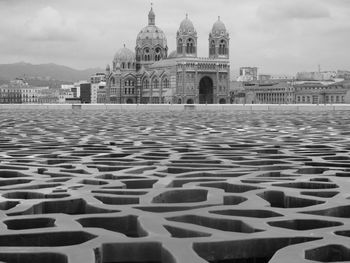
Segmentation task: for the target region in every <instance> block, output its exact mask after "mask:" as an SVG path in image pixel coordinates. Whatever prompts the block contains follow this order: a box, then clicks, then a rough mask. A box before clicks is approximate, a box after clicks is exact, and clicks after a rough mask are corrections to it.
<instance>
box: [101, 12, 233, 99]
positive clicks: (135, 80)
mask: <svg viewBox="0 0 350 263" xmlns="http://www.w3.org/2000/svg"><path fill="white" fill-rule="evenodd" d="M197 40H198V38H197V32H196V30H195V28H194V26H193V23H192V22H191V20H190V19H189V18H188V16H187V15H186V18H185V19H184V20H183V21H182V22H181V24H180V27H179V30H178V31H177V34H176V50H175V51H173V52H171V53H170V54H169V55H168V46H167V39H166V36H165V34H164V32H163V31H162V30H161V29H160V28H159V27H157V26H156V24H155V13H154V11H153V9H152V8H151V10H150V12H149V14H148V25H147V26H146V27H144V28H143V29H142V30H141V31H140V33H139V34H138V36H137V39H136V47H135V53H134V52H133V51H131V50H130V49H128V48H126V47H125V46H124V47H123V48H122V49H120V50H118V51H117V53H116V55H115V56H114V59H113V63H112V67H111V66H109V65H107V67H106V82H107V83H106V101H107V102H108V103H154V104H158V103H208V104H211V103H229V84H230V82H229V81H230V64H229V34H228V32H227V30H226V27H225V25H224V23H223V22H222V21H221V20H220V17H219V19H218V21H216V22H215V23H214V25H213V27H212V31H211V33H210V34H209V52H208V53H209V57H207V58H200V57H198V56H197V49H198V48H197V47H198V42H197Z"/></svg>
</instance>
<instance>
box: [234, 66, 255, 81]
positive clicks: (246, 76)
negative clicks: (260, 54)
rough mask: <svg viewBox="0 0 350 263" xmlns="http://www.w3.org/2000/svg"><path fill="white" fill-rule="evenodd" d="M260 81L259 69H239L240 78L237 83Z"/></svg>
mask: <svg viewBox="0 0 350 263" xmlns="http://www.w3.org/2000/svg"><path fill="white" fill-rule="evenodd" d="M256 80H258V68H257V67H241V68H239V77H238V78H237V81H256Z"/></svg>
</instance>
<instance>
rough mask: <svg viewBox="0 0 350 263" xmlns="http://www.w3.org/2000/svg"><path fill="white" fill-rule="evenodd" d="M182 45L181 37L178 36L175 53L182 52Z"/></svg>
mask: <svg viewBox="0 0 350 263" xmlns="http://www.w3.org/2000/svg"><path fill="white" fill-rule="evenodd" d="M182 45H183V43H182V39H181V38H180V39H179V40H178V42H177V53H178V54H182Z"/></svg>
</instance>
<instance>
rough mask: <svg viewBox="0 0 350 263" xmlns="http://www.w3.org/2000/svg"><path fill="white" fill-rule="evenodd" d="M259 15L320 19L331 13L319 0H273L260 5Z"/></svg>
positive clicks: (261, 16) (271, 17) (274, 17)
mask: <svg viewBox="0 0 350 263" xmlns="http://www.w3.org/2000/svg"><path fill="white" fill-rule="evenodd" d="M257 16H258V17H260V18H262V19H265V20H281V19H282V20H291V19H320V18H329V17H330V16H331V13H330V10H329V9H328V8H326V7H325V6H323V5H322V4H321V3H320V1H319V0H317V1H315V0H295V1H288V2H287V1H281V0H278V1H273V0H271V1H269V2H268V3H266V4H262V5H260V6H259V7H258V9H257Z"/></svg>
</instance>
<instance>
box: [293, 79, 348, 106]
mask: <svg viewBox="0 0 350 263" xmlns="http://www.w3.org/2000/svg"><path fill="white" fill-rule="evenodd" d="M294 88H295V98H296V103H306V104H333V103H349V102H350V101H349V99H348V96H347V94H348V92H349V91H350V81H348V80H328V81H296V82H295V83H294Z"/></svg>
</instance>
